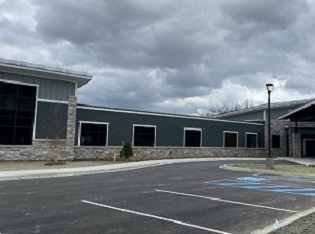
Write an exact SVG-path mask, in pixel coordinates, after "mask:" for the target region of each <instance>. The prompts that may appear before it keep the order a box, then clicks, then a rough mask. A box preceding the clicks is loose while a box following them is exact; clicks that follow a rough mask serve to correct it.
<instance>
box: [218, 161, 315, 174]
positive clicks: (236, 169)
mask: <svg viewBox="0 0 315 234" xmlns="http://www.w3.org/2000/svg"><path fill="white" fill-rule="evenodd" d="M220 168H221V169H224V170H229V171H245V172H261V173H268V174H275V175H296V176H300V177H315V175H314V174H309V173H292V172H285V171H282V172H278V171H269V170H259V169H248V168H240V167H233V166H229V165H227V164H224V165H222V166H220Z"/></svg>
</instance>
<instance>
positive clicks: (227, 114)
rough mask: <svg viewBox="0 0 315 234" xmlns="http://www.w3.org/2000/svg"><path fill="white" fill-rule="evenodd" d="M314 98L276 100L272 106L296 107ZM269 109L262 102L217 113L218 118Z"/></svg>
mask: <svg viewBox="0 0 315 234" xmlns="http://www.w3.org/2000/svg"><path fill="white" fill-rule="evenodd" d="M313 100H314V99H313V98H310V99H302V100H296V101H288V102H275V103H271V107H270V108H271V109H282V108H289V107H294V106H299V105H305V104H306V103H308V102H311V101H313ZM303 102H304V103H303ZM286 103H291V104H286ZM281 104H282V105H281ZM267 109H268V106H267V104H261V105H259V106H253V107H250V108H246V109H242V110H238V111H231V112H227V113H223V114H218V115H216V118H224V117H230V116H237V115H242V114H246V113H251V112H255V111H262V110H267Z"/></svg>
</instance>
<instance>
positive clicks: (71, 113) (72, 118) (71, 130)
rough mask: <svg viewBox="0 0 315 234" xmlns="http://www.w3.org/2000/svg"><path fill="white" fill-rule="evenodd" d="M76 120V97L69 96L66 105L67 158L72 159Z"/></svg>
mask: <svg viewBox="0 0 315 234" xmlns="http://www.w3.org/2000/svg"><path fill="white" fill-rule="evenodd" d="M76 120H77V97H75V96H70V97H69V104H68V120H67V146H66V148H67V150H69V156H70V157H72V158H73V157H74V141H75V127H76Z"/></svg>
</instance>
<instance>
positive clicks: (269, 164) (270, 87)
mask: <svg viewBox="0 0 315 234" xmlns="http://www.w3.org/2000/svg"><path fill="white" fill-rule="evenodd" d="M266 87H267V90H268V158H267V160H266V167H267V168H269V169H273V159H272V158H271V123H270V94H271V91H272V90H273V84H266Z"/></svg>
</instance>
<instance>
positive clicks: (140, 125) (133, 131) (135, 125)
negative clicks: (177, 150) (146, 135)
mask: <svg viewBox="0 0 315 234" xmlns="http://www.w3.org/2000/svg"><path fill="white" fill-rule="evenodd" d="M135 127H148V128H154V146H153V147H156V125H143V124H133V126H132V147H152V146H135V145H134V143H135V141H134V138H135Z"/></svg>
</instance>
